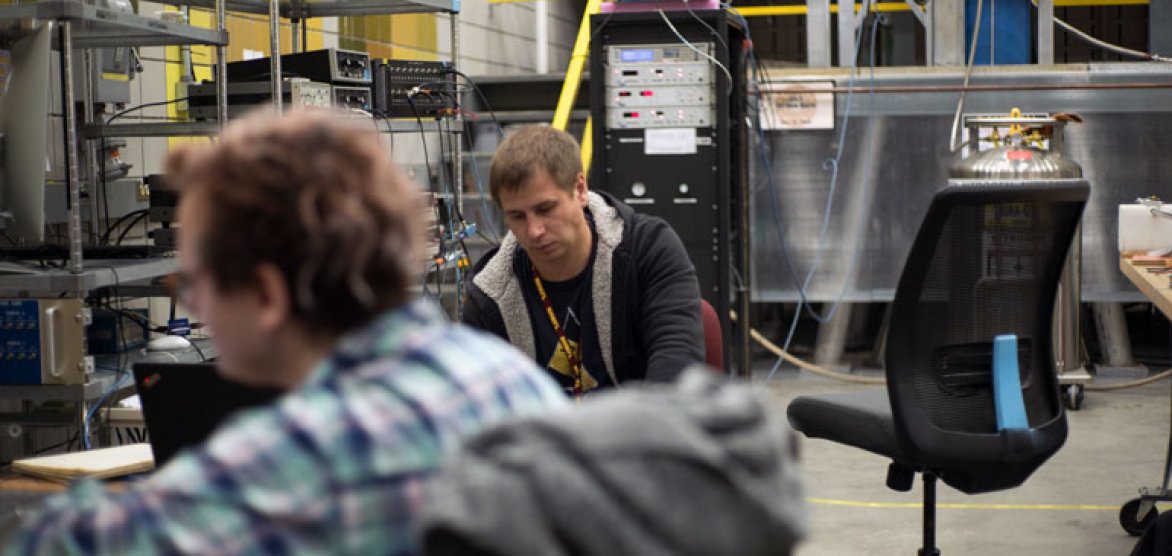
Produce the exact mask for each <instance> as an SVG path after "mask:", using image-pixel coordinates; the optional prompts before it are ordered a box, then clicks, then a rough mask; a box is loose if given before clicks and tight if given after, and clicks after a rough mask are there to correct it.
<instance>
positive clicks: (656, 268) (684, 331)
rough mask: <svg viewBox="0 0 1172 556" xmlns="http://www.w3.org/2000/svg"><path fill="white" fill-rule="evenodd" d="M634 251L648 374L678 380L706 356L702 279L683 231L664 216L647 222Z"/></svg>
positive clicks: (656, 379) (657, 378)
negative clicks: (693, 262) (666, 220)
mask: <svg viewBox="0 0 1172 556" xmlns="http://www.w3.org/2000/svg"><path fill="white" fill-rule="evenodd" d="M640 225H641V227H643V228H644V229H643V230H641V233H640V235H641V236H643V237H641V238H639V240H637V241H636V243H637V247H638V249H637V250H636V251H635V252H633V253H632V257H633V262H634V264H635V266H636V268H637V269H638V273H639V275H638V280H639V291H640V299H639V304H640V309H641V310H640V314H641V315H642V322H640V323H638V329H639V330H641V331H642V337H643V344H644V345H643V346H642V348H643V352H644V353H646V354H647V375H646V380H648V381H651V382H665V381H671V380H674V379H675V378H676V377H677V376H678V375H679V374H680V373H681V372H683V370H684V368H685V367H687V366H688V365H691V364H693V363H703V362H704V333H703V326H702V324H701V322H700V282H699V280H698V279H697V278H696V269H695V267H693V266H692V262H691V260H690V259H689V258H688V252H687V251H685V250H684V244H683V242H682V241H680V237H679V236H678V235H677V234H676V233H675V230H672V229H671V226H668V224H667V223H666V222H664V221H663V220H661V219H658V218H654V219H647V220H646V221H644V222H642V223H641V224H640Z"/></svg>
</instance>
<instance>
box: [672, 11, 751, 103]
mask: <svg viewBox="0 0 1172 556" xmlns="http://www.w3.org/2000/svg"><path fill="white" fill-rule="evenodd" d="M656 11H657V12H659V17H661V18H663V22H664V23H666V24H667V28H668V29H671V32H672V33H673V34H674V35H675V36H676V38H677V39H679V41H680V43H682V44H683V45H684V46H686V47H688V48H689V49H691V50H692V51H693V52H695V53H696V54H699V55H700V56H701V57H703V58H705V59H707V60H708V61H709V62H711V63H712V64H713V65H715V66H716V67H718V68H720V71H722V72H724V77H725V78H726V79H728V89H727V91H728V94H729V95H731V94H732V89H733V78H732V73H731V72H729V71H728V68H727V67H725V66H724V64H722V63H720V60H717V59H716V57H714V56H713V55H711V54H709V53H707V52H704V51H702V50H700V49H699V48H696V46H695V45H693V44H692V43H690V42H688V39H686V38H684V36H683V35H682V34H680V31H679V29H676V26H675V25H672V22H671V19H669V18H668V17H667V14H666V13H664V12H663V10H662V9H659V10H656ZM692 15H693V16H694V15H695V14H692Z"/></svg>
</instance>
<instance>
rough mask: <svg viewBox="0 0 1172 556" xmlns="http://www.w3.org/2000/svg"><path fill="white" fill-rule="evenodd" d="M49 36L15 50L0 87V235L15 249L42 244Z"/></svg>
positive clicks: (44, 29) (40, 34)
mask: <svg viewBox="0 0 1172 556" xmlns="http://www.w3.org/2000/svg"><path fill="white" fill-rule="evenodd" d="M52 34H53V28H52V25H50V24H45V25H42V26H41V27H40V28H39V29H36V30H33V31H31V32H29V34H27V35H25V36H24V37H22V38H21V39H20V40H18V41H17V42H16V43H15V44H13V45H12V50H11V51H10V52H9V64H8V71H7V73H6V75H5V76H4V79H3V81H2V82H0V134H2V138H0V153H2V154H0V230H3V231H4V233H5V234H6V235H7V236H8V238H9V239H10V240H11V241H13V242H15V243H16V244H17V245H38V244H40V243H42V242H43V241H44V239H45V150H46V149H45V144H46V143H45V142H46V140H47V132H48V125H49V116H48V114H49V96H50V95H49V64H50V47H51V45H52V43H51V41H50V39H51V37H52Z"/></svg>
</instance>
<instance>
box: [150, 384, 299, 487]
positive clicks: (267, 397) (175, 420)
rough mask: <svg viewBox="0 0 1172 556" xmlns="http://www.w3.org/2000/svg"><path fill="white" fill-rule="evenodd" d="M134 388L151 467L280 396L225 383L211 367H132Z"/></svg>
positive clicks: (162, 463)
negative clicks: (243, 412) (151, 457)
mask: <svg viewBox="0 0 1172 556" xmlns="http://www.w3.org/2000/svg"><path fill="white" fill-rule="evenodd" d="M134 384H135V386H136V387H137V388H138V397H139V399H140V400H141V401H142V417H143V421H144V422H145V423H146V428H147V435H148V436H149V437H150V442H151V451H152V452H153V453H154V456H155V467H156V468H158V467H162V466H163V465H164V464H166V463H167V461H168V460H170V459H171V457H172V456H174V455H175V454H176V453H178V452H179V451H180V450H182V449H183V448H187V447H189V446H196V445H199V444H202V443H203V442H204V441H205V440H207V438H208V437H209V436H211V434H212V432H213V431H215V430H216V427H218V426H219V425H220V423H221V422H223V421H224V419H226V418H227V417H228V416H229V415H231V414H232V413H234V412H236V411H237V410H240V409H244V408H248V407H255V406H258V405H264V404H267V403H269V402H270V401H272V400H274V399H276V398H277V397H278V396H280V395H281V392H280V391H279V390H273V389H268V388H258V387H254V386H248V385H244V384H240V383H238V382H233V381H230V380H228V379H226V378H224V377H222V376H220V374H219V373H218V372H216V367H215V365H214V364H211V363H137V364H135V365H134Z"/></svg>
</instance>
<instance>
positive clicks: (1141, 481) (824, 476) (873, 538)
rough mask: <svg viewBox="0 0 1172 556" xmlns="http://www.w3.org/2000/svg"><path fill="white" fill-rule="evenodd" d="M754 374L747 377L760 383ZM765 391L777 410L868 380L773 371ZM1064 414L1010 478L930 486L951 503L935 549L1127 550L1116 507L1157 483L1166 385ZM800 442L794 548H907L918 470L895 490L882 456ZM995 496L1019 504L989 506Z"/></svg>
mask: <svg viewBox="0 0 1172 556" xmlns="http://www.w3.org/2000/svg"><path fill="white" fill-rule="evenodd" d="M876 376H877V375H876ZM759 377H760V378H758V380H757V381H756V382H757V384H762V383H763V380H762V379H763V375H759ZM767 388H768V389H769V391H770V393H771V395H772V396H774V397H775V399H776V400H777V407H778V409H779V410H781V411H784V408H785V406H786V405H787V404H788V402H789V401H790V400H791V399H793V398H794V397H796V396H798V395H801V394H807V393H822V392H831V391H844V390H850V389H859V388H873V387H871V386H860V385H852V384H846V383H842V382H838V381H832V380H828V379H824V378H821V377H817V376H814V375H811V374H809V373H804V372H803V373H799V372H798V371H796V370H788V371H787V370H783V371H781V372H779V373H778V375H777V376H775V377H774V379H773V381H772V382H770V383H769V384H768V385H767ZM1067 416H1068V421H1069V424H1070V434H1069V436H1068V437H1067V440H1066V444H1065V446H1063V447H1062V449H1061V450H1060V451H1059V452H1058V453H1057V454H1056V455H1055V456H1054V457H1053V458H1051V459H1050V461H1048V462H1046V464H1045V465H1043V466H1042V467H1041V469H1039V470H1038V471H1037V472H1036V473H1034V475H1033V476H1032V477H1030V479H1029V480H1028V481H1026V483H1025V484H1024V485H1022V486H1021V487H1019V488H1017V489H1013V490H1009V491H1004V492H997V493H990V494H982V495H975V496H969V495H965V494H963V493H960V492H958V491H956V490H953V489H952V488H951V487H948V486H946V485H944V484H943V483H941V484H940V486H939V488H938V489H937V492H938V502H939V503H940V504H944V505H949V504H953V505H955V506H951V507H948V506H945V507H941V508H940V509H939V510H938V512H937V519H938V525H937V527H938V528H937V543H938V547H939V548H940V550H941V553H942V554H944V555H947V556H962V555H988V554H1031V555H1050V554H1053V555H1063V556H1066V555H1083V554H1086V555H1096V556H1098V555H1115V554H1118V555H1126V554H1129V553H1130V551H1131V549H1132V547H1133V546H1134V544H1135V542H1136V538H1135V537H1131V536H1129V535H1128V534H1127V533H1126V532H1124V531H1123V529H1122V528H1121V527H1120V526H1119V517H1118V514H1119V507H1120V505H1121V504H1123V503H1124V502H1126V501H1127V500H1130V499H1132V498H1134V497H1136V494H1137V492H1136V490H1137V489H1138V488H1139V487H1142V486H1157V485H1158V484H1159V483H1160V481H1161V480H1162V479H1161V478H1162V474H1163V466H1164V456H1165V453H1166V450H1167V442H1168V435H1169V383H1168V381H1167V380H1165V381H1161V382H1157V383H1154V384H1150V385H1147V386H1142V387H1139V388H1133V389H1129V390H1122V391H1115V392H1087V394H1086V401H1085V402H1084V404H1083V407H1082V409H1081V410H1079V411H1072V412H1068V413H1067ZM799 436H800V435H799ZM800 449H801V454H802V466H803V468H804V471H805V478H806V489H807V497H808V499H809V500H810V504H809V510H810V531H809V536H808V538H807V540H806V541H805V543H804V544H803V545H801V546H800V547H799V549H798V551H797V556H822V555H835V556H837V555H842V554H851V555H871V554H873V555H883V556H889V555H899V554H907V555H914V554H915V553H916V550H917V549H918V548H919V546H920V541H921V513H920V508H919V505H918V504H919V502H920V501H921V500H922V496H923V493H922V490H921V484H920V482H919V478H918V476H917V483H916V487H915V488H914V489H913V490H912V492H906V493H905V492H895V491H892V490H889V489H888V488H887V487H886V486H885V484H884V481H885V478H886V473H887V464H888V460H885V459H883V458H881V457H879V456H876V455H873V454H870V453H868V452H864V451H862V450H857V449H853V448H849V447H845V446H841V445H838V444H834V443H831V442H827V441H824V440H810V439H807V438H805V437H800ZM996 504H1012V505H1020V506H1022V508H1020V509H1018V508H1014V509H998V508H993V507H991V506H992V505H996ZM1040 506H1050V507H1040ZM1168 507H1172V505H1168V506H1165V507H1164V508H1162V509H1167V508H1168Z"/></svg>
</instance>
